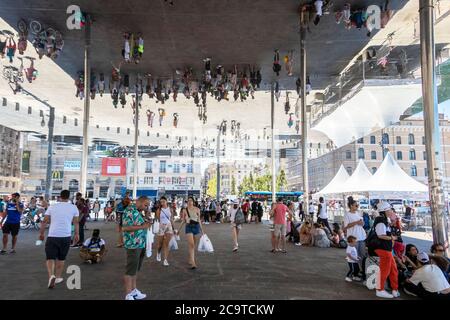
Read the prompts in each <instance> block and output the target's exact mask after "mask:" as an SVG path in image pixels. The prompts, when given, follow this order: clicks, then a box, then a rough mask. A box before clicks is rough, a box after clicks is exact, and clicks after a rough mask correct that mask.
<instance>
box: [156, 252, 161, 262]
mask: <svg viewBox="0 0 450 320" xmlns="http://www.w3.org/2000/svg"><path fill="white" fill-rule="evenodd" d="M156 261H158V262H161V252H158V254H157V255H156Z"/></svg>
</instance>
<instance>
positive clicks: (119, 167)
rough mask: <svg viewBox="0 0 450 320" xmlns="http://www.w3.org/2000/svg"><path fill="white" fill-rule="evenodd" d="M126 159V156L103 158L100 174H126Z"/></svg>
mask: <svg viewBox="0 0 450 320" xmlns="http://www.w3.org/2000/svg"><path fill="white" fill-rule="evenodd" d="M126 175H127V159H126V158H103V159H102V176H126Z"/></svg>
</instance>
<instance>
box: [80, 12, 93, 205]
mask: <svg viewBox="0 0 450 320" xmlns="http://www.w3.org/2000/svg"><path fill="white" fill-rule="evenodd" d="M84 32H85V33H84V35H85V44H84V114H83V151H82V156H81V177H80V192H81V194H82V195H83V197H85V196H86V185H87V167H88V156H89V117H90V104H91V96H90V94H89V93H90V88H91V75H90V61H89V47H90V45H91V21H90V17H89V16H87V17H86V25H85V30H84Z"/></svg>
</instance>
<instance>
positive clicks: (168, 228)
mask: <svg viewBox="0 0 450 320" xmlns="http://www.w3.org/2000/svg"><path fill="white" fill-rule="evenodd" d="M159 201H160V203H161V206H160V207H159V208H158V209H157V210H156V219H157V220H158V221H159V231H158V234H157V239H156V243H157V245H156V247H157V249H158V253H157V255H156V260H157V261H161V250H163V254H164V262H163V265H164V266H165V267H167V266H169V262H168V261H167V258H168V257H169V242H170V239H172V235H173V227H172V224H173V214H172V209H171V208H170V207H169V206H168V204H167V198H166V197H161V198H160V199H159Z"/></svg>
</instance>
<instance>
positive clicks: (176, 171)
mask: <svg viewBox="0 0 450 320" xmlns="http://www.w3.org/2000/svg"><path fill="white" fill-rule="evenodd" d="M173 173H180V164H179V163H175V164H174V165H173Z"/></svg>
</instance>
